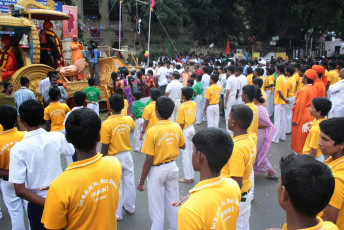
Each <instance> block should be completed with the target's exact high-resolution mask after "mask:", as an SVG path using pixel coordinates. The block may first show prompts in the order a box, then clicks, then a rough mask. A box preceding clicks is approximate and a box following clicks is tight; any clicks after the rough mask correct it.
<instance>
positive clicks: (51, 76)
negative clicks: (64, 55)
mask: <svg viewBox="0 0 344 230" xmlns="http://www.w3.org/2000/svg"><path fill="white" fill-rule="evenodd" d="M49 80H50V83H51V84H52V85H57V75H55V74H51V75H50V76H49Z"/></svg>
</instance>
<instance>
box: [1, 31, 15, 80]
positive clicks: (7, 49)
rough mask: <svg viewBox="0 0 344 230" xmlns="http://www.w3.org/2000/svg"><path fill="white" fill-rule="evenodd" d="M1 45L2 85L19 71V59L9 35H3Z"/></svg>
mask: <svg viewBox="0 0 344 230" xmlns="http://www.w3.org/2000/svg"><path fill="white" fill-rule="evenodd" d="M1 47H2V49H1V50H0V75H1V78H2V80H1V82H0V85H2V84H4V83H6V82H8V81H9V80H11V77H12V75H13V74H14V73H15V72H16V71H17V69H18V67H17V61H16V56H15V53H14V51H13V44H12V39H11V37H10V36H8V35H3V36H2V37H1Z"/></svg>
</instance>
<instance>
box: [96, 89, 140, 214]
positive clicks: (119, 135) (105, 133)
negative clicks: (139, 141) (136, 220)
mask: <svg viewBox="0 0 344 230" xmlns="http://www.w3.org/2000/svg"><path fill="white" fill-rule="evenodd" d="M109 102H110V107H111V112H112V115H111V116H110V117H108V118H107V119H106V121H104V122H103V124H102V128H101V130H100V143H102V148H101V153H102V154H103V155H104V156H107V155H109V156H114V157H116V158H117V159H118V160H119V162H120V164H121V168H122V178H121V185H120V187H119V201H118V208H117V213H116V217H117V220H122V218H123V216H122V209H125V210H126V211H127V212H129V213H131V214H132V213H134V212H135V197H136V190H135V183H134V165H133V158H132V156H131V153H130V151H131V146H130V141H129V137H130V131H131V130H132V129H134V128H135V122H134V120H133V119H132V118H131V117H129V116H123V115H122V114H121V111H122V109H123V107H124V99H123V97H122V96H121V95H119V94H114V95H112V96H111V97H110V99H109ZM123 190H124V192H123Z"/></svg>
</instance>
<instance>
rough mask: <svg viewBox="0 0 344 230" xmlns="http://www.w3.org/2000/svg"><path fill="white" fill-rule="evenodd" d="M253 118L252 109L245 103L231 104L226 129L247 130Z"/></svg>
mask: <svg viewBox="0 0 344 230" xmlns="http://www.w3.org/2000/svg"><path fill="white" fill-rule="evenodd" d="M252 120H253V111H252V109H251V108H250V107H248V106H247V105H241V104H238V105H233V106H232V108H231V112H230V114H229V118H228V129H229V130H232V131H233V130H234V129H240V130H247V129H248V127H250V125H251V122H252Z"/></svg>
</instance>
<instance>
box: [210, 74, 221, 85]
mask: <svg viewBox="0 0 344 230" xmlns="http://www.w3.org/2000/svg"><path fill="white" fill-rule="evenodd" d="M218 80H219V75H217V74H212V75H210V83H211V84H216V82H217V81H218Z"/></svg>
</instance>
